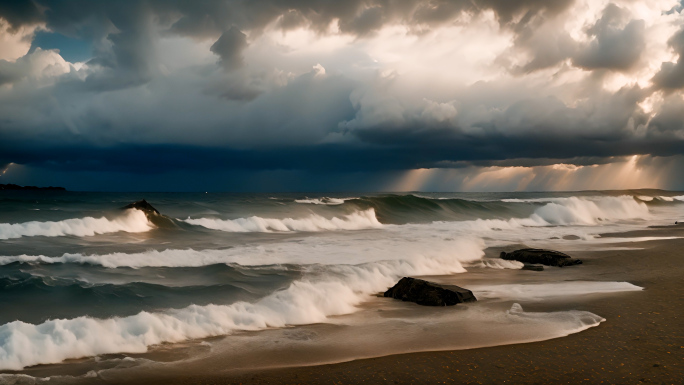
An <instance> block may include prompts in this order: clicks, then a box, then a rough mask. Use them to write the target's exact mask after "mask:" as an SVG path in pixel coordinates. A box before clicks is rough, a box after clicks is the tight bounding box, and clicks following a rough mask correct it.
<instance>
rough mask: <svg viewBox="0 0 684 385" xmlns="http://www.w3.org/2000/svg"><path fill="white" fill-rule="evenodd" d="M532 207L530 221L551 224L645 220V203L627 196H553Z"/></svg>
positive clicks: (647, 212) (595, 223) (647, 216)
mask: <svg viewBox="0 0 684 385" xmlns="http://www.w3.org/2000/svg"><path fill="white" fill-rule="evenodd" d="M547 201H548V203H547V204H546V205H544V206H542V207H540V208H538V209H536V210H535V212H534V214H533V215H532V219H533V220H542V221H543V222H546V223H548V224H552V225H597V224H598V223H599V222H601V221H606V220H624V219H635V218H636V219H647V218H649V217H650V213H649V211H648V206H646V204H644V203H643V202H638V201H636V200H635V199H634V198H633V197H631V196H619V197H601V198H594V199H581V198H577V197H570V198H553V199H549V200H547Z"/></svg>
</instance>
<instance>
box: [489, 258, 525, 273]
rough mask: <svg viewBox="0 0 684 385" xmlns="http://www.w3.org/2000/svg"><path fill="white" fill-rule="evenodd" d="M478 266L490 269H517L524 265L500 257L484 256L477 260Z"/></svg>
mask: <svg viewBox="0 0 684 385" xmlns="http://www.w3.org/2000/svg"><path fill="white" fill-rule="evenodd" d="M479 266H480V267H488V268H490V269H512V270H519V269H522V268H523V266H525V264H524V263H522V262H519V261H507V260H505V259H500V258H486V259H483V260H482V261H480V262H479Z"/></svg>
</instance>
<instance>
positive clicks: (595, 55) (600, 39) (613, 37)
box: [573, 3, 646, 70]
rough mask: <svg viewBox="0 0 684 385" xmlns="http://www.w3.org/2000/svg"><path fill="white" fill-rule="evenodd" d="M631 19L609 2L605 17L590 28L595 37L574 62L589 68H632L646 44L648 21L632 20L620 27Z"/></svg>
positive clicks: (581, 49) (577, 55) (581, 50)
mask: <svg viewBox="0 0 684 385" xmlns="http://www.w3.org/2000/svg"><path fill="white" fill-rule="evenodd" d="M628 18H629V14H628V12H626V11H625V10H623V9H621V8H620V7H618V6H617V5H615V4H612V3H611V4H609V5H608V6H607V7H606V9H605V10H604V11H603V17H601V19H599V20H598V21H597V22H596V24H594V25H593V26H592V27H591V28H589V30H588V31H587V33H588V34H589V35H590V36H593V37H595V39H594V40H592V41H591V42H590V43H589V44H588V45H587V46H585V47H582V48H580V51H579V52H577V54H576V56H575V57H574V58H573V61H574V64H575V65H577V66H579V67H583V68H586V69H597V68H604V69H615V70H627V69H629V68H631V67H633V66H634V64H636V62H637V61H638V60H639V57H640V56H641V53H642V51H643V50H644V48H645V47H646V41H645V38H644V32H645V23H644V21H643V20H631V21H629V22H628V23H626V25H624V27H621V25H623V24H624V23H625V20H627V19H628Z"/></svg>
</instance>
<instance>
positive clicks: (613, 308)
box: [27, 226, 684, 384]
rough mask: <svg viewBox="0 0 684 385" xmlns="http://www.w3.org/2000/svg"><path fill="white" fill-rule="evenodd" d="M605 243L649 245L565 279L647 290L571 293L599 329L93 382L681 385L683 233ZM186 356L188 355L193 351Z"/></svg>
mask: <svg viewBox="0 0 684 385" xmlns="http://www.w3.org/2000/svg"><path fill="white" fill-rule="evenodd" d="M610 236H611V237H615V236H616V235H615V234H611V235H610ZM623 236H633V237H644V236H649V237H665V236H667V237H678V236H679V237H684V226H671V227H667V228H650V229H645V230H643V231H638V232H631V233H626V234H623ZM535 246H536V245H535ZM602 246H610V247H612V246H617V247H625V248H635V247H639V248H643V249H642V250H630V249H620V250H602V251H577V252H573V253H572V255H573V256H575V257H579V258H581V259H582V260H584V264H583V265H582V266H581V267H580V268H574V267H568V268H564V269H562V273H563V277H564V279H570V280H589V281H593V280H596V281H627V282H630V283H633V284H635V285H638V286H641V287H644V288H645V289H644V291H640V292H628V293H618V294H615V295H603V296H593V297H592V296H589V297H583V298H577V299H572V298H570V299H566V300H565V301H566V305H567V307H569V308H572V309H576V310H585V311H589V312H592V313H595V314H598V315H600V316H602V317H604V318H606V319H607V321H606V322H604V323H602V324H600V325H599V326H598V327H594V328H591V329H588V330H586V331H583V332H580V333H577V334H572V335H570V336H567V337H563V338H556V339H552V340H547V341H542V342H534V343H525V344H515V345H504V346H495V347H489V348H478V349H470V350H454V351H439V352H425V353H409V354H398V355H387V356H383V357H377V358H370V359H359V360H354V361H349V362H342V363H335V364H327V365H317V366H299V367H288V368H275V369H259V370H242V371H236V370H226V369H225V368H227V367H230V366H231V365H230V364H229V363H228V362H226V363H225V366H223V365H222V361H221V357H220V356H218V357H215V356H214V357H212V359H211V360H203V359H199V360H195V361H192V362H189V363H186V364H183V365H175V364H172V365H169V366H164V367H162V368H159V367H157V368H149V367H148V368H144V367H137V368H131V369H127V370H121V371H119V370H115V371H107V372H106V373H103V375H102V376H101V377H100V378H98V379H95V378H93V379H91V380H94V381H95V382H104V383H131V384H186V383H197V384H240V383H243V384H318V383H328V384H362V383H369V384H377V383H388V384H423V383H456V384H471V383H472V384H502V383H513V384H582V383H590V384H599V383H606V384H608V383H609V384H638V383H656V384H681V383H683V382H684V365H683V362H682V360H684V318H683V317H684V310H682V309H684V239H670V240H654V241H648V242H638V243H629V242H626V243H622V244H619V243H616V244H611V245H602ZM498 252H499V250H498V249H488V250H487V254H488V256H496V255H498ZM567 269H573V270H567ZM489 273H490V274H491V271H490V272H489ZM524 273H525V274H531V275H528V276H530V277H534V274H553V271H544V272H524ZM483 277H484V275H483ZM434 278H436V279H438V280H439V277H434ZM442 279H453V280H454V283H458V282H459V281H462V280H463V278H462V277H459V275H456V276H452V278H445V277H442ZM478 279H481V277H478V276H477V274H474V275H473V277H472V278H470V282H469V283H470V284H472V283H477V280H478ZM464 286H465V285H464ZM523 306H524V307H525V310H526V311H550V310H553V309H549V308H548V305H545V304H543V303H537V304H535V303H533V302H532V303H524V304H523ZM313 327H327V326H325V324H321V325H313ZM262 333H263V332H262ZM219 339H220V337H219ZM177 350H178V349H177V348H174V351H177ZM188 353H189V354H192V349H189V350H188ZM152 354H154V355H157V356H159V357H157V359H160V358H163V357H162V356H163V354H164V353H163V349H157V350H156V352H153V353H152ZM148 357H150V358H152V357H151V356H148ZM309 359H311V358H309ZM314 360H315V358H314ZM160 361H163V359H161V360H160ZM67 367H68V365H67ZM52 368H53V369H54V366H53V367H52ZM40 371H41V369H40V368H39V367H35V368H33V370H31V369H29V370H27V374H34V375H35V374H40ZM31 372H34V373H31ZM65 374H66V373H65ZM98 380H100V381H98ZM102 380H104V381H102Z"/></svg>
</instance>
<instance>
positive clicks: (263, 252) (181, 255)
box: [0, 230, 485, 271]
mask: <svg viewBox="0 0 684 385" xmlns="http://www.w3.org/2000/svg"><path fill="white" fill-rule="evenodd" d="M419 231H420V230H419ZM354 235H356V236H353V237H326V238H325V239H321V238H319V237H307V238H304V239H301V240H299V241H298V242H277V243H270V244H260V245H255V246H251V245H246V246H237V247H232V248H228V249H221V250H216V249H208V250H193V249H168V250H162V251H157V250H149V251H145V252H142V253H130V254H127V253H111V254H102V255H97V254H81V253H66V254H63V255H62V256H59V257H47V256H43V255H37V256H35V255H15V256H0V265H6V264H9V263H12V262H40V263H87V264H91V265H101V266H104V267H108V268H117V267H133V268H140V267H198V266H208V265H214V264H231V263H237V264H240V265H243V266H262V265H277V264H298V265H312V264H322V265H340V264H347V265H349V264H354V265H357V264H363V263H368V262H378V261H386V260H409V261H411V260H415V259H421V258H426V257H428V258H432V259H435V258H437V259H447V260H448V259H453V258H456V256H458V255H478V257H477V258H476V259H474V260H479V259H480V257H481V256H482V251H481V250H483V249H484V247H485V245H484V242H483V241H482V240H481V239H479V238H472V239H465V238H456V239H452V238H448V239H444V238H439V237H434V238H432V239H429V242H430V243H429V244H425V243H423V242H420V241H419V240H420V239H423V240H425V238H421V237H422V236H423V235H416V236H415V237H412V236H411V235H409V234H406V233H404V232H388V233H387V234H385V237H382V238H377V237H375V238H374V237H370V236H369V235H368V234H362V233H358V234H354ZM369 240H372V242H368V241H369ZM462 271H465V270H462Z"/></svg>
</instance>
